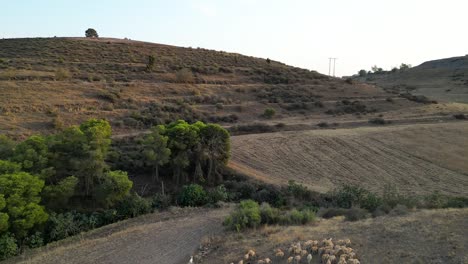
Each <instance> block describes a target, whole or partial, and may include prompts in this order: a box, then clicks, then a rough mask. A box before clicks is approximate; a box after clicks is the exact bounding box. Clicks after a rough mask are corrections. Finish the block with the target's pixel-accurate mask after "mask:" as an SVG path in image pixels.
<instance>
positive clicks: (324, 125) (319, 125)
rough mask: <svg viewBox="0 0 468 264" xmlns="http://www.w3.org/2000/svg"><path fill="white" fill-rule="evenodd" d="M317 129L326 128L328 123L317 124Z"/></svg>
mask: <svg viewBox="0 0 468 264" xmlns="http://www.w3.org/2000/svg"><path fill="white" fill-rule="evenodd" d="M317 126H318V127H328V126H329V125H328V123H327V122H320V123H318V124H317Z"/></svg>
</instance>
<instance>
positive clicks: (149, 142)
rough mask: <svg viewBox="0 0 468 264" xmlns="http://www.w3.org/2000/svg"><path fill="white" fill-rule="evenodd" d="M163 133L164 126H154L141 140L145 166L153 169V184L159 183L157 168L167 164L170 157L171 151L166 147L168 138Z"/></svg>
mask: <svg viewBox="0 0 468 264" xmlns="http://www.w3.org/2000/svg"><path fill="white" fill-rule="evenodd" d="M165 132H166V129H165V127H164V126H162V125H159V126H155V127H153V128H152V129H151V133H150V134H148V135H146V136H145V139H144V140H143V147H144V151H143V155H144V159H145V161H146V163H147V165H149V166H151V167H153V170H152V171H153V173H152V174H153V182H155V181H159V167H160V166H164V165H165V164H167V163H168V162H169V158H170V156H171V150H170V149H169V148H168V147H167V142H168V140H169V137H167V136H165Z"/></svg>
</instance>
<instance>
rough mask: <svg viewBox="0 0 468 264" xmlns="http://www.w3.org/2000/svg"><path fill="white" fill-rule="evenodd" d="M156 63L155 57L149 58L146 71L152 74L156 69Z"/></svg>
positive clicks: (150, 56)
mask: <svg viewBox="0 0 468 264" xmlns="http://www.w3.org/2000/svg"><path fill="white" fill-rule="evenodd" d="M155 61H156V58H155V57H154V56H153V55H149V56H148V63H147V64H146V71H147V72H150V71H152V70H153V68H154V62H155Z"/></svg>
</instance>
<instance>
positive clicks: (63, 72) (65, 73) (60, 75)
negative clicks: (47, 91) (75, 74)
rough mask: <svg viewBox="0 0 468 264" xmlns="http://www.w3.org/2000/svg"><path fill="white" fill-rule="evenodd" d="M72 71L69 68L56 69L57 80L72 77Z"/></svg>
mask: <svg viewBox="0 0 468 264" xmlns="http://www.w3.org/2000/svg"><path fill="white" fill-rule="evenodd" d="M70 77H71V73H70V71H69V70H67V69H63V68H59V69H57V70H56V71H55V80H56V81H63V80H67V79H70Z"/></svg>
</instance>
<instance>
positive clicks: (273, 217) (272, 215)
mask: <svg viewBox="0 0 468 264" xmlns="http://www.w3.org/2000/svg"><path fill="white" fill-rule="evenodd" d="M260 217H261V219H262V221H261V223H262V224H269V225H271V224H277V223H278V222H279V220H280V211H279V209H277V208H273V207H271V206H270V205H269V204H268V203H262V205H261V206H260Z"/></svg>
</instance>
